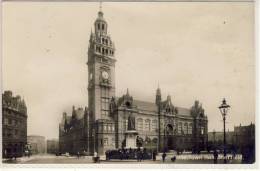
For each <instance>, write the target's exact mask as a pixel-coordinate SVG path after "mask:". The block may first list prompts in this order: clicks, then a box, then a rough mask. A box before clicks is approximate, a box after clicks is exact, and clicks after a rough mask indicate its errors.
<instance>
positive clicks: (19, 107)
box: [2, 91, 27, 158]
mask: <svg viewBox="0 0 260 171" xmlns="http://www.w3.org/2000/svg"><path fill="white" fill-rule="evenodd" d="M26 143H27V107H26V104H25V101H24V99H21V97H20V96H19V95H17V96H13V94H12V92H11V91H5V92H4V94H3V95H2V156H3V157H4V158H5V157H10V156H14V155H16V156H17V157H20V156H22V155H23V154H24V151H25V146H26Z"/></svg>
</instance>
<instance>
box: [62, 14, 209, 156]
mask: <svg viewBox="0 0 260 171" xmlns="http://www.w3.org/2000/svg"><path fill="white" fill-rule="evenodd" d="M94 28H95V29H94V32H91V34H90V39H89V48H88V62H87V66H88V107H86V108H85V109H83V108H78V109H75V107H73V109H72V115H67V114H66V113H64V114H63V117H62V121H61V123H60V124H59V143H60V144H59V148H60V152H62V153H65V152H69V153H77V152H82V151H85V152H88V153H90V154H93V153H94V152H97V153H98V154H100V155H101V154H104V153H105V152H106V151H107V150H111V149H118V148H122V147H124V148H125V147H127V146H128V145H127V138H126V136H127V135H128V131H129V130H128V129H129V123H128V122H129V118H132V120H131V125H132V126H131V127H132V130H131V131H134V134H135V135H134V137H135V142H134V143H135V146H136V147H145V148H150V149H157V150H159V151H163V150H190V151H193V152H198V151H200V150H204V149H205V148H206V145H207V132H208V119H207V116H206V114H205V112H204V109H203V107H202V105H201V103H200V102H199V101H197V100H196V101H195V102H194V105H193V106H191V107H190V108H182V107H178V106H177V105H176V104H174V103H173V102H172V97H171V96H170V95H168V96H167V97H166V99H163V97H162V95H161V90H160V88H159V87H158V89H157V90H155V96H154V102H148V101H142V100H138V99H135V97H133V96H132V95H131V93H130V91H129V90H128V89H127V90H126V93H125V94H124V95H122V96H121V97H116V96H115V91H116V87H115V64H116V58H115V45H114V42H113V41H112V39H111V37H110V36H109V35H108V33H107V30H108V24H107V22H106V20H105V19H104V14H103V12H102V11H99V12H98V17H97V19H96V21H95V23H94Z"/></svg>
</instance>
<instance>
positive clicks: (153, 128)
mask: <svg viewBox="0 0 260 171" xmlns="http://www.w3.org/2000/svg"><path fill="white" fill-rule="evenodd" d="M156 129H157V120H156V119H155V120H153V121H152V131H156Z"/></svg>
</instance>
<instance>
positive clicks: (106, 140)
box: [104, 138, 108, 146]
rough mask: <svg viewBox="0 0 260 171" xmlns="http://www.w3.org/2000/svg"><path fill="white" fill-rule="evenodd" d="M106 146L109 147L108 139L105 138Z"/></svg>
mask: <svg viewBox="0 0 260 171" xmlns="http://www.w3.org/2000/svg"><path fill="white" fill-rule="evenodd" d="M104 146H108V139H107V138H104Z"/></svg>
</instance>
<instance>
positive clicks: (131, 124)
mask: <svg viewBox="0 0 260 171" xmlns="http://www.w3.org/2000/svg"><path fill="white" fill-rule="evenodd" d="M127 130H135V117H134V116H133V115H132V114H130V115H129V117H128V125H127Z"/></svg>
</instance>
